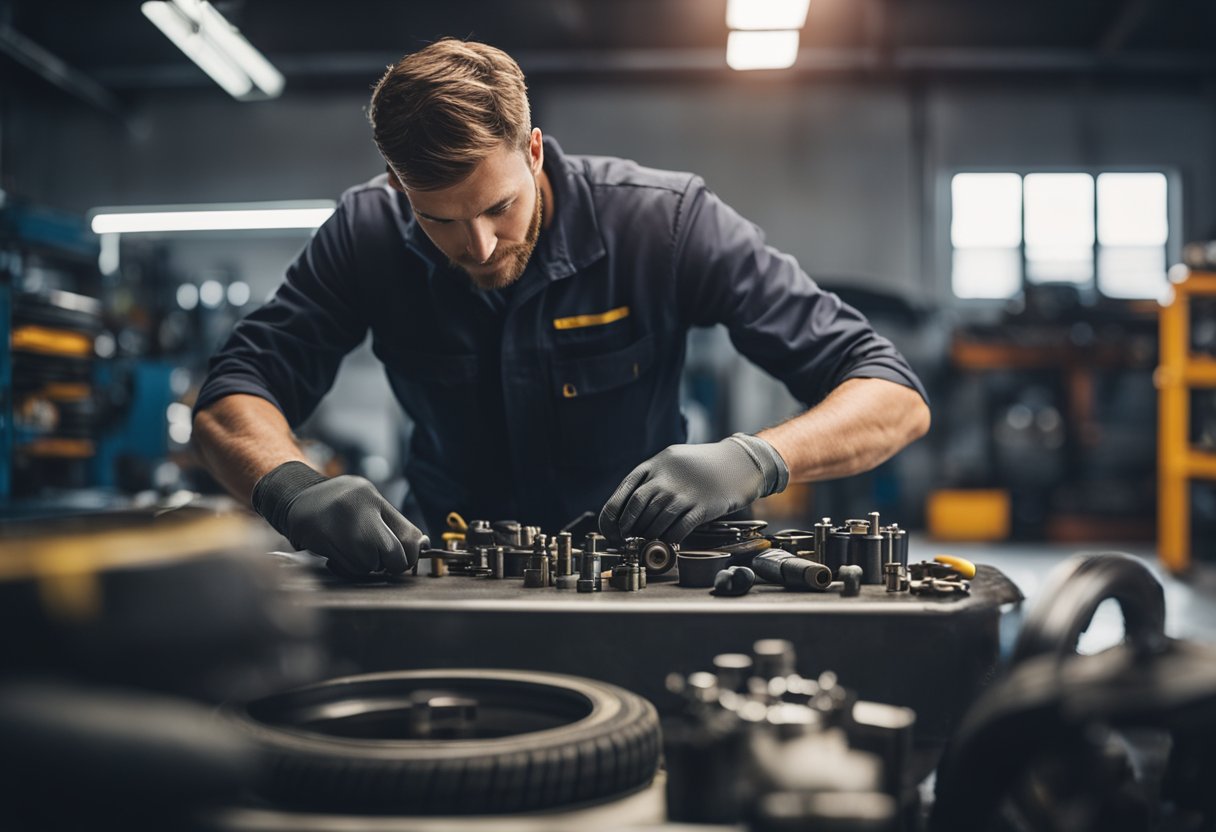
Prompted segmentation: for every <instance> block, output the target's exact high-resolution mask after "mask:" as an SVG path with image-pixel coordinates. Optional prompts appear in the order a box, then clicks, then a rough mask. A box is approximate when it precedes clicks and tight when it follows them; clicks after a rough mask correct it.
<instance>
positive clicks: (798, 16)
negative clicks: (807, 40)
mask: <svg viewBox="0 0 1216 832" xmlns="http://www.w3.org/2000/svg"><path fill="white" fill-rule="evenodd" d="M809 5H810V0H727V4H726V25H727V26H728V27H729V28H731V29H766V30H775V29H801V28H802V26H803V24H805V23H806V11H807V7H808V6H809Z"/></svg>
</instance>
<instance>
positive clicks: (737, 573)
mask: <svg viewBox="0 0 1216 832" xmlns="http://www.w3.org/2000/svg"><path fill="white" fill-rule="evenodd" d="M755 583H756V573H755V572H753V571H752V570H751V569H748V568H747V567H746V566H728V567H726V568H725V569H723V570H721V571H720V572H718V574H717V575H715V576H714V595H724V596H727V597H730V598H737V597H738V596H740V595H746V594H747V593H748V592H750V591H751V588H752V586H753V585H754V584H755Z"/></svg>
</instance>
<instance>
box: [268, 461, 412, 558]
mask: <svg viewBox="0 0 1216 832" xmlns="http://www.w3.org/2000/svg"><path fill="white" fill-rule="evenodd" d="M251 502H252V503H253V509H254V511H256V512H257V513H258V514H260V515H262V516H263V517H264V518H266V521H267V522H268V523H270V525H272V526H274V528H275V529H276V530H277V531H278V532H279V534H281V535H283V536H284V537H286V538H287V539H288V540H290V541H291V545H292V546H295V547H296V548H297V549H308V550H310V551H312V552H314V553H315V554H318V555H320V556H321V557H323V558H326V559H327V560H328V565H329V568H330V569H331V570H332V571H333V572H336V573H337V574H339V575H342V576H344V577H349V578H354V577H362V576H364V575H368V574H371V573H372V572H379V571H381V570H384V571H387V572H388V573H389V574H391V575H400V574H401V573H402V572H404V571H405V570H406V569H410V568H412V567H413V565H414V564H415V563H417V562H418V553H419V552H420V551H421V550H422V549H424V548H427V547H429V546H430V545H431V544H430V540H429V539H428V538H427V536H426V535H424V534H423V533H422V531H421V530H420V529H419V528H418V527H417V526H415V525H414V524H413V523H411V522H410V521H409V520H406V519H405V517H403V516H402V514H401V513H400V512H399V511H397V509H395V508H393V506H392V504H391V503H389V501H388V500H386V499H384V497H382V496H381V495H380V492H379V491H377V490H376V487H375V486H374V485H372V484H371V483H370V482H368V481H367V480H365V479H364V478H363V477H356V476H341V477H334V478H332V479H330V478H327V477H324V476H322V475H321V474H318V473H317V472H316V471H314V470H313V469H312V468H309V467H308V466H307V465H305V464H304V463H303V462H284V463H283V464H282V465H280V466H279V467H277V468H275V469H274V470H273V471H271V472H270V473H268V474H266V475H265V476H263V477H262V478H261V479H259V480H258V481H257V484H256V485H254V487H253V495H252V498H251Z"/></svg>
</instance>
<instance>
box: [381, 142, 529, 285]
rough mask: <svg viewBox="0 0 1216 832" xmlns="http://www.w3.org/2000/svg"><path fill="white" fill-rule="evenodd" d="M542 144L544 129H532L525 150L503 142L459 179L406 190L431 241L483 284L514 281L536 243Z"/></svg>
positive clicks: (526, 262)
mask: <svg viewBox="0 0 1216 832" xmlns="http://www.w3.org/2000/svg"><path fill="white" fill-rule="evenodd" d="M541 147H542V146H541V143H540V131H539V130H534V131H533V141H532V142H531V144H530V145H529V148H528V151H527V152H525V151H522V150H520V149H519V147H517V146H507V145H502V146H501V147H499V148H498V149H497V150H495V151H494V152H493V153H491V154H490V155H489V156H487V157H486V158H485V159H483V160H482V161H481V163H480V164H478V165H477V167H476V168H474V169H473V172H472V173H471V174H470V175H469V176H468V177H467V178H466V179H465V180H464V181H463V182H460V183H459V184H456V185H452V186H451V187H448V188H440V189H438V190H434V191H416V190H406V191H405V194H406V196H407V197H408V198H409V201H410V206H411V207H412V208H413V210H414V216H416V217H417V218H418V224H419V225H420V226H421V227H422V230H423V231H425V232H426V235H427V236H428V237H430V238H431V242H433V243H434V244H435V246H436V247H437V248H438V249H439V250H440V251H442V252H443V253H444V255H446V256H447V258H448V260H449V261H450V262H451V264H452V265H453V266H454V267H458V268H460V269H461V270H463V271H464V272H465V273H466V274H468V275H469V277H470V278H471V279H472V280H473V283H474V284H476V286H477V287H478V288H479V289H501V288H503V287H504V286H509V285H511V284H512V283H514V282H515V281H516V280H518V279H519V276H520V275H522V274H523V273H524V269H525V268H526V267H527V265H528V260H529V258H531V256H532V251H533V250H534V249H535V248H536V241H537V239H538V238H539V236H540V226H541V198H540V186H539V184H538V182H537V176H538V175H539V174H540V172H541V163H542V162H543V151H542V149H541Z"/></svg>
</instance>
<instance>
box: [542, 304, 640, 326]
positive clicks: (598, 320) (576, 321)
mask: <svg viewBox="0 0 1216 832" xmlns="http://www.w3.org/2000/svg"><path fill="white" fill-rule="evenodd" d="M628 317H629V307H628V306H618V307H617V308H616V309H609V310H608V311H607V312H598V313H596V314H594V315H573V316H571V317H569V318H554V319H553V328H554V329H582V328H583V327H587V326H602V325H603V324H610V323H612V322H613V321H619V320H621V319H622V318H628Z"/></svg>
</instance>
